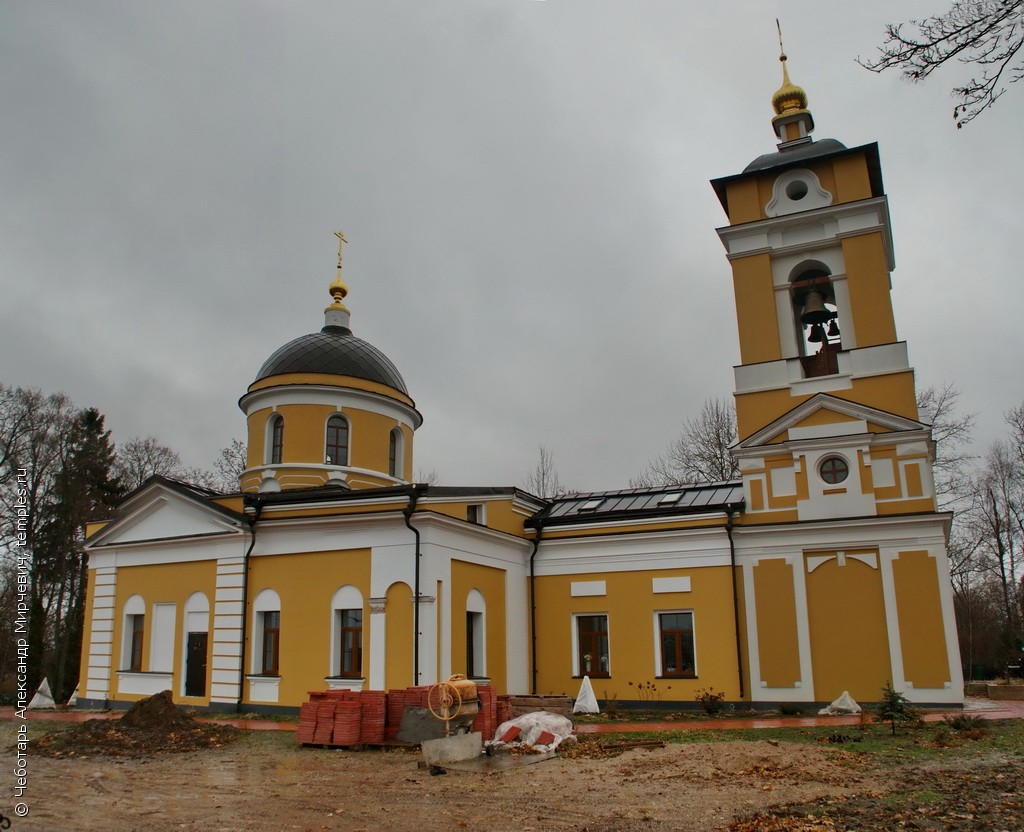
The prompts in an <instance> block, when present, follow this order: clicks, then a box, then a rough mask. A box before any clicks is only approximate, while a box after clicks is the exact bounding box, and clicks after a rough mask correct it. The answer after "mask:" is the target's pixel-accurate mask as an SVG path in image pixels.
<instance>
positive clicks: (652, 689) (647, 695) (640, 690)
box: [626, 682, 672, 702]
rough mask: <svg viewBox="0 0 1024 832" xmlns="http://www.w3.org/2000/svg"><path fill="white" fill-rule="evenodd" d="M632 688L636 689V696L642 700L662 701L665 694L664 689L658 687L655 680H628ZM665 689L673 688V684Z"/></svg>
mask: <svg viewBox="0 0 1024 832" xmlns="http://www.w3.org/2000/svg"><path fill="white" fill-rule="evenodd" d="M626 684H627V685H629V686H630V687H631V688H635V689H636V696H637V699H639V700H640V701H641V702H654V701H658V702H660V701H661V697H662V696H664V695H665V693H664V691H661V690H659V689H658V686H657V685H656V684H655V683H654V682H638V683H637V684H633V682H626ZM665 690H672V685H669V686H668V687H667V688H665Z"/></svg>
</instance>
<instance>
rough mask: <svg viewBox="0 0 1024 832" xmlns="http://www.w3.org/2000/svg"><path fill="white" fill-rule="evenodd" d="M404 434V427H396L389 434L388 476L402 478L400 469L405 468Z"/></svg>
mask: <svg viewBox="0 0 1024 832" xmlns="http://www.w3.org/2000/svg"><path fill="white" fill-rule="evenodd" d="M404 438H405V437H404V435H403V434H402V429H401V428H398V427H394V428H392V429H391V432H390V433H389V434H388V476H390V477H395V478H398V479H401V477H402V475H401V473H399V469H401V468H403V467H404V465H403V463H404V461H405V460H404V459H403V458H402V456H403V454H402V451H403V448H402V445H403V440H404Z"/></svg>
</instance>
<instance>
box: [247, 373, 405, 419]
mask: <svg viewBox="0 0 1024 832" xmlns="http://www.w3.org/2000/svg"><path fill="white" fill-rule="evenodd" d="M282 404H314V405H326V406H329V407H334V408H337V409H338V410H341V408H343V407H354V408H360V409H366V410H370V411H371V412H374V413H384V414H386V415H388V416H391V417H392V418H394V419H395V420H396V421H399V422H404V423H405V424H408V425H410V426H411V427H412V428H413V429H414V430H415V429H416V428H418V427H419V426H420V425H421V424H423V416H422V415H421V414H420V412H419V411H418V410H417V409H416V408H415V407H410V406H409V405H407V404H406V403H405V402H402V401H398V400H397V399H393V398H391V397H389V396H385V395H383V394H381V393H371V392H370V391H368V390H359V389H358V388H354V387H332V386H330V385H327V384H282V385H276V386H274V387H265V388H263V389H261V390H255V391H253V392H252V393H246V394H245V395H244V396H242V398H240V399H239V400H238V406H239V408H241V410H242V412H244V413H245V414H246V415H249V414H250V413H252V411H254V410H258V409H261V408H265V407H276V406H280V405H282Z"/></svg>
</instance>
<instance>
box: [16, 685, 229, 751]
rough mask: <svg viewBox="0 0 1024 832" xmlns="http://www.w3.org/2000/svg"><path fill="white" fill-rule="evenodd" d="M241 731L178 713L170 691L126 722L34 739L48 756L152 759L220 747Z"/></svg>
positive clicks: (93, 723) (94, 722)
mask: <svg viewBox="0 0 1024 832" xmlns="http://www.w3.org/2000/svg"><path fill="white" fill-rule="evenodd" d="M238 733H239V732H238V730H237V729H236V728H231V727H228V726H226V725H209V724H206V723H203V722H199V721H197V720H195V719H193V718H192V717H190V716H189V715H188V714H186V713H185V712H184V711H183V710H181V709H180V708H178V707H177V706H176V705H175V704H174V702H173V701H172V699H171V692H170V691H169V690H165V691H162V692H161V693H157V694H155V695H153V696H150V697H149V698H147V699H142V700H140V701H138V702H136V703H135V704H134V705H133V706H132V707H131V708H130V709H129V710H128V711H126V712H125V714H124V716H122V717H121V718H120V719H90V720H87V721H86V722H83V723H82V724H81V725H76V726H75V727H73V728H68V729H66V730H62V731H55V732H54V733H52V734H47V735H46V736H44V737H40V738H38V739H35V740H32V741H31V742H30V743H29V748H31V749H32V752H33V753H34V754H38V755H39V756H43V757H84V756H93V755H104V756H110V757H148V756H150V755H153V754H163V753H173V752H180V751H195V750H198V749H203V748H218V747H219V746H222V745H225V744H226V743H229V742H232V741H234V740H235V739H236V738H237V736H238Z"/></svg>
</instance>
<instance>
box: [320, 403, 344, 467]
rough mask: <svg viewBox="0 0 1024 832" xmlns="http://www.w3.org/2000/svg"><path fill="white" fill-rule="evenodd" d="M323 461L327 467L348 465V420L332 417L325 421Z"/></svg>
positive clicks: (342, 417)
mask: <svg viewBox="0 0 1024 832" xmlns="http://www.w3.org/2000/svg"><path fill="white" fill-rule="evenodd" d="M324 461H325V462H326V463H327V464H328V465H348V420H347V419H346V418H345V417H344V416H337V415H335V416H332V417H331V418H330V419H328V420H327V443H326V448H325V450H324Z"/></svg>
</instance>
